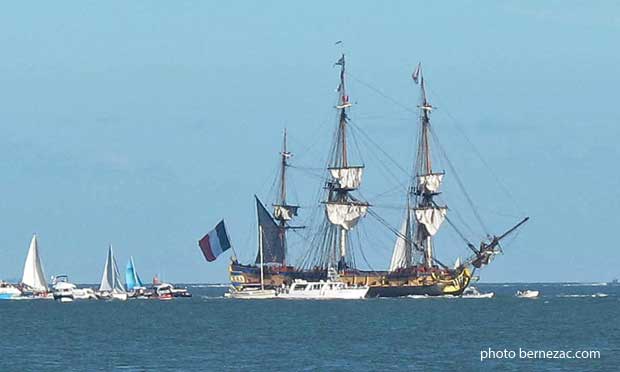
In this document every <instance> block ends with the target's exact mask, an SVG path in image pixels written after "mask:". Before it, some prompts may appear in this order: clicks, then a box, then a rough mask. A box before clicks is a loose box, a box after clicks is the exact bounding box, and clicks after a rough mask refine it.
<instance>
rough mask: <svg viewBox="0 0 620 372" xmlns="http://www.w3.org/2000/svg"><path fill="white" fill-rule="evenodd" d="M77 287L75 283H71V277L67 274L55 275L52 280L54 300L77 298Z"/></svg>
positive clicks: (67, 300)
mask: <svg viewBox="0 0 620 372" xmlns="http://www.w3.org/2000/svg"><path fill="white" fill-rule="evenodd" d="M76 288H77V287H76V285H75V284H73V283H69V278H68V277H67V276H66V275H58V276H56V277H54V279H53V281H52V295H53V296H54V300H56V301H59V302H73V300H74V299H75V298H74V296H73V291H74V290H75V289H76Z"/></svg>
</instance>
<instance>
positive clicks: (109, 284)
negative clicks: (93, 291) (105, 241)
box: [97, 245, 127, 301]
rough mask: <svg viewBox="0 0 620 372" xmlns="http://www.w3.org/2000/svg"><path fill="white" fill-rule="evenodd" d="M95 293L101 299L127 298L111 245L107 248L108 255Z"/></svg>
mask: <svg viewBox="0 0 620 372" xmlns="http://www.w3.org/2000/svg"><path fill="white" fill-rule="evenodd" d="M97 295H98V296H99V298H102V299H110V300H112V299H114V300H123V301H124V300H127V292H126V291H125V288H124V286H123V283H122V282H121V275H120V273H119V271H118V266H117V265H116V259H115V258H114V251H113V250H112V246H111V245H110V248H109V249H108V257H107V259H106V261H105V266H104V268H103V276H102V277H101V285H100V286H99V292H98V293H97Z"/></svg>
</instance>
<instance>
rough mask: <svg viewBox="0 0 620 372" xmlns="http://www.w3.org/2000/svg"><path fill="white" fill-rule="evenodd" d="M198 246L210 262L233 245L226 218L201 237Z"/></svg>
mask: <svg viewBox="0 0 620 372" xmlns="http://www.w3.org/2000/svg"><path fill="white" fill-rule="evenodd" d="M198 246H199V247H200V250H201V251H202V254H204V256H205V258H206V259H207V261H209V262H212V261H215V259H216V258H217V256H219V255H220V254H222V253H224V252H225V251H227V250H228V249H229V248H230V247H231V245H230V238H229V237H228V232H227V231H226V226H225V225H224V220H221V221H220V222H219V223H218V224H217V225H216V226H215V229H213V230H211V231H209V233H208V234H207V235H205V236H204V237H203V238H202V239H200V240H199V241H198Z"/></svg>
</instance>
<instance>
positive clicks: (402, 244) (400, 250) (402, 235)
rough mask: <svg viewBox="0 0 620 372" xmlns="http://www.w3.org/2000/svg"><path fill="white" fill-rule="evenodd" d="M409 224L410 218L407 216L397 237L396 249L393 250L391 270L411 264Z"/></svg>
mask: <svg viewBox="0 0 620 372" xmlns="http://www.w3.org/2000/svg"><path fill="white" fill-rule="evenodd" d="M408 225H409V218H407V217H405V219H404V221H403V224H402V226H401V227H400V231H399V234H398V236H397V237H396V243H395V244H394V251H393V252H392V261H391V262H390V271H396V270H398V269H402V268H405V267H407V266H408V265H409V264H410V262H409V261H410V259H409V252H408V247H409V244H407V240H406V238H407V229H408Z"/></svg>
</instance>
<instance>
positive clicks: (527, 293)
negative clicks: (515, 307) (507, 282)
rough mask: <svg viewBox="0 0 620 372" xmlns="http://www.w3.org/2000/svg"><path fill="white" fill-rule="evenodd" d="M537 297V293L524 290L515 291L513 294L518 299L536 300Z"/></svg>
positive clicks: (538, 293)
mask: <svg viewBox="0 0 620 372" xmlns="http://www.w3.org/2000/svg"><path fill="white" fill-rule="evenodd" d="M539 295H540V292H539V291H532V290H529V289H526V290H524V291H517V293H515V296H517V297H519V298H536V297H538V296H539Z"/></svg>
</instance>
